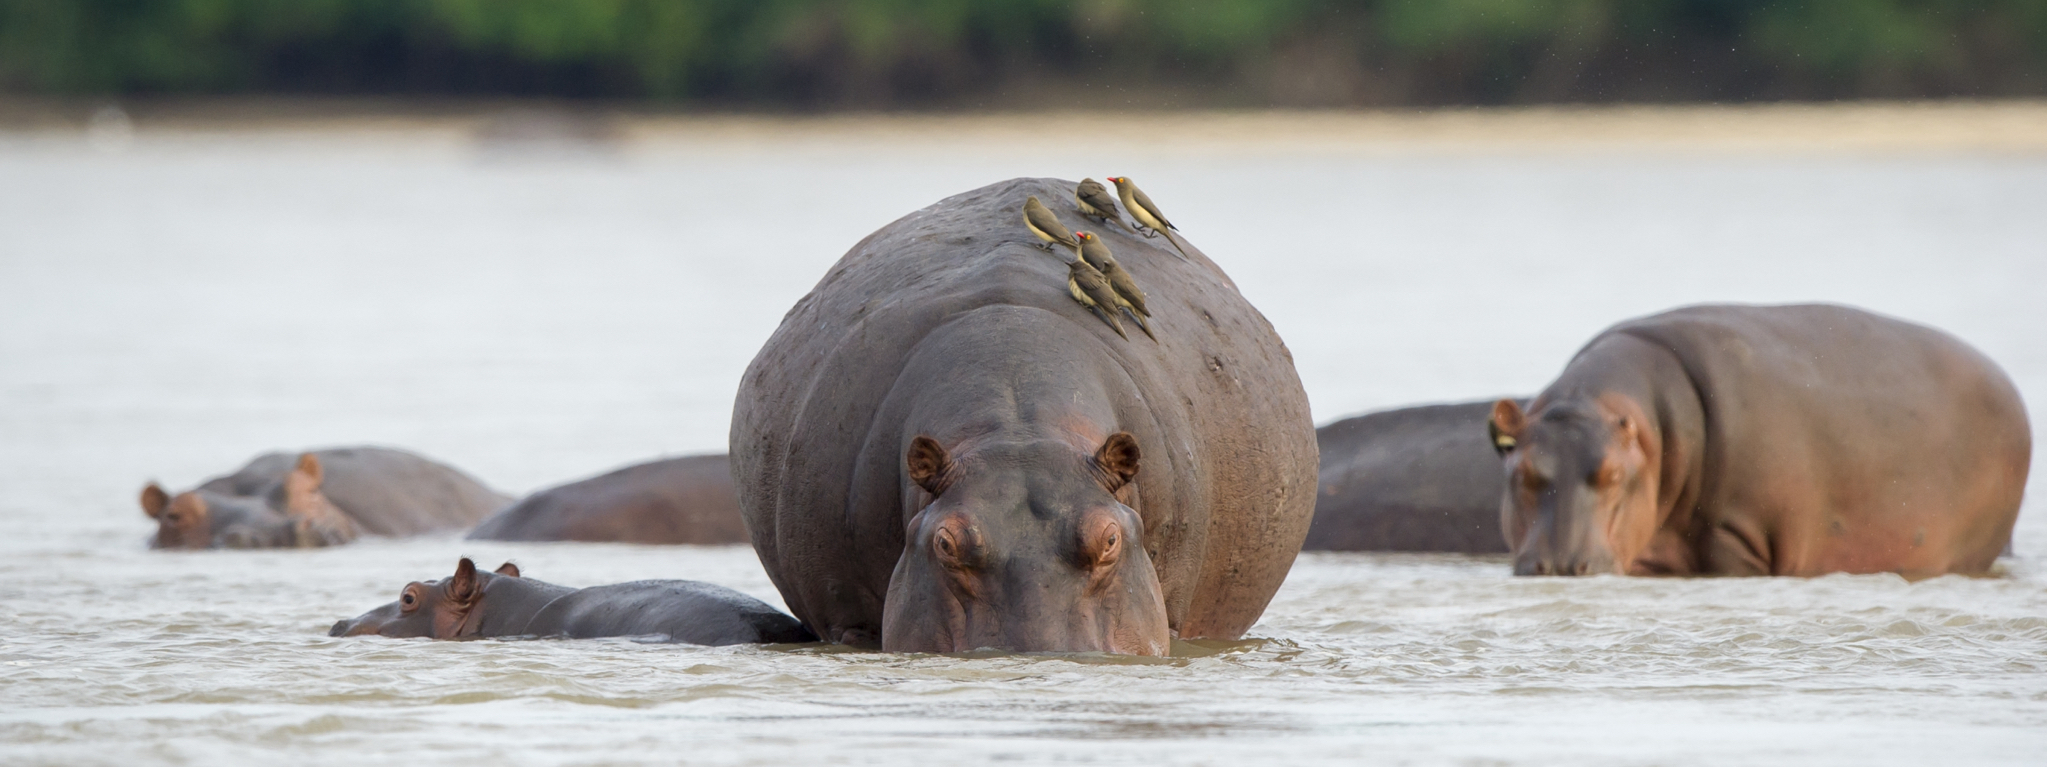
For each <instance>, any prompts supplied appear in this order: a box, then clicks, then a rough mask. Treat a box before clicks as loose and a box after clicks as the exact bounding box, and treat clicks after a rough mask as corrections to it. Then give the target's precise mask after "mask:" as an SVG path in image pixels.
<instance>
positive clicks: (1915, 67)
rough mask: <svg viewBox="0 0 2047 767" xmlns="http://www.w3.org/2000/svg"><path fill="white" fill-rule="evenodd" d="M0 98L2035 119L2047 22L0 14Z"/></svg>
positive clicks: (1735, 4) (452, 11)
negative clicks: (1491, 107)
mask: <svg viewBox="0 0 2047 767" xmlns="http://www.w3.org/2000/svg"><path fill="white" fill-rule="evenodd" d="M0 90H5V91H10V92H17V93H22V92H26V93H49V94H135V93H248V92H257V93H339V94H414V95H417V94H473V95H549V96H564V97H591V98H623V99H637V98H646V99H656V100H691V101H702V102H710V103H725V104H760V105H785V106H811V107H834V106H862V107H877V106H880V107H886V106H902V105H920V104H941V105H942V104H955V105H957V104H977V103H983V104H997V103H1003V102H1005V101H1011V102H1028V101H1030V100H1031V99H1032V98H1038V99H1040V100H1043V99H1048V98H1065V97H1068V96H1072V95H1073V94H1076V93H1078V94H1084V95H1086V94H1092V96H1091V97H1092V98H1095V99H1096V100H1097V101H1098V102H1113V101H1114V100H1115V99H1118V98H1123V99H1126V100H1130V101H1132V102H1138V101H1142V102H1143V103H1146V104H1149V105H1168V104H1172V103H1188V104H1203V105H1268V104H1282V105H1358V104H1395V103H1424V104H1426V103H1509V102H1543V101H1607V100H1649V101H1659V100H1683V99H1713V100H1740V99H1755V98H1840V97H1908V96H1942V95H1975V96H2010V95H2040V94H2042V93H2047V0H1945V1H1940V0H1348V1H1345V0H978V1H976V0H0ZM1031 94H1037V95H1036V96H1033V95H1031Z"/></svg>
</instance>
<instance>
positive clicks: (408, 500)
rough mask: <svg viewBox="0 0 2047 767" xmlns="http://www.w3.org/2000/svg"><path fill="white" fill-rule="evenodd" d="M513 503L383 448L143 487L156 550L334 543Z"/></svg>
mask: <svg viewBox="0 0 2047 767" xmlns="http://www.w3.org/2000/svg"><path fill="white" fill-rule="evenodd" d="M510 502H511V499H510V498H509V497H506V496H504V495H500V494H498V493H497V492H494V491H492V490H491V489H490V488H487V487H484V486H483V484H482V483H480V482H477V481H476V480H475V479H473V478H471V477H470V476H469V475H467V474H464V473H462V472H460V471H457V470H455V469H453V468H450V467H448V466H444V465H442V464H439V463H436V462H434V461H431V460H428V459H426V458H422V457H420V456H417V455H413V454H411V453H407V452H404V451H402V450H392V449H390V448H381V447H346V448H332V449H327V450H314V451H310V452H305V453H268V454H265V455H261V456H257V457H256V459H255V460H252V461H250V462H249V464H248V465H247V466H243V467H242V468H241V469H240V470H237V471H236V472H235V473H233V474H229V475H227V476H224V477H215V478H213V479H209V480H207V481H206V482H205V483H203V484H201V485H199V487H197V488H195V489H192V490H189V491H186V492H183V493H178V494H177V495H175V496H173V495H171V494H170V493H168V492H165V491H164V489H163V488H162V487H159V486H157V484H156V483H154V482H152V483H150V484H149V486H148V487H145V488H143V490H142V511H143V513H145V514H147V515H149V518H150V519H154V520H156V523H157V530H156V536H155V537H154V538H152V539H151V540H150V546H151V547H152V548H159V549H175V548H184V549H204V548H215V547H227V548H269V547H293V546H330V545H334V544H339V543H347V542H349V541H352V540H355V538H356V536H358V535H361V534H369V535H385V536H399V535H417V534H420V533H428V532H434V531H439V530H451V529H462V528H466V527H469V526H471V525H474V524H476V521H477V520H479V519H482V518H483V517H484V516H485V515H487V514H489V513H490V512H492V511H495V510H497V509H498V508H501V507H503V506H504V505H505V504H507V503H510Z"/></svg>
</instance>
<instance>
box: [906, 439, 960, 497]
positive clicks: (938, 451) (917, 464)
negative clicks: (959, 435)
mask: <svg viewBox="0 0 2047 767" xmlns="http://www.w3.org/2000/svg"><path fill="white" fill-rule="evenodd" d="M903 464H904V466H905V467H907V468H908V469H909V472H910V481H911V482H915V483H917V486H918V487H921V488H924V492H927V493H930V494H932V495H934V496H935V495H939V494H941V493H944V492H945V488H946V486H948V485H951V484H952V457H951V456H949V455H946V452H945V447H944V446H943V445H940V444H938V440H935V439H932V438H930V437H927V436H924V435H922V434H919V435H917V438H916V439H913V440H910V450H909V452H907V453H905V454H903Z"/></svg>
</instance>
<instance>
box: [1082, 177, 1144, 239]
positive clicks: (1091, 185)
mask: <svg viewBox="0 0 2047 767" xmlns="http://www.w3.org/2000/svg"><path fill="white" fill-rule="evenodd" d="M1073 200H1074V202H1078V203H1080V214H1081V215H1083V216H1087V217H1088V218H1092V219H1095V220H1098V221H1101V222H1102V223H1104V224H1106V223H1110V222H1115V224H1116V225H1117V226H1121V227H1123V228H1125V229H1128V228H1130V227H1129V225H1127V224H1124V223H1123V216H1122V215H1121V214H1119V213H1117V212H1116V198H1115V197H1112V196H1110V195H1109V188H1108V187H1106V186H1102V182H1100V181H1096V180H1094V179H1091V178H1084V179H1081V180H1080V186H1076V187H1074V188H1073Z"/></svg>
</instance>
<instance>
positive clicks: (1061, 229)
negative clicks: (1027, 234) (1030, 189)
mask: <svg viewBox="0 0 2047 767" xmlns="http://www.w3.org/2000/svg"><path fill="white" fill-rule="evenodd" d="M1023 213H1024V228H1025V229H1029V230H1031V234H1035V235H1037V236H1038V239H1040V240H1044V241H1045V242H1044V244H1042V245H1040V246H1039V247H1042V248H1044V249H1046V250H1053V249H1054V248H1053V246H1054V245H1064V246H1066V247H1069V248H1078V247H1080V243H1078V242H1075V241H1074V239H1073V232H1070V231H1067V229H1066V225H1065V224H1062V223H1059V216H1058V215H1057V214H1055V213H1053V212H1052V209H1051V208H1047V207H1045V204H1044V203H1042V202H1038V196H1037V195H1031V197H1030V198H1029V199H1026V200H1024V210H1023Z"/></svg>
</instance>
